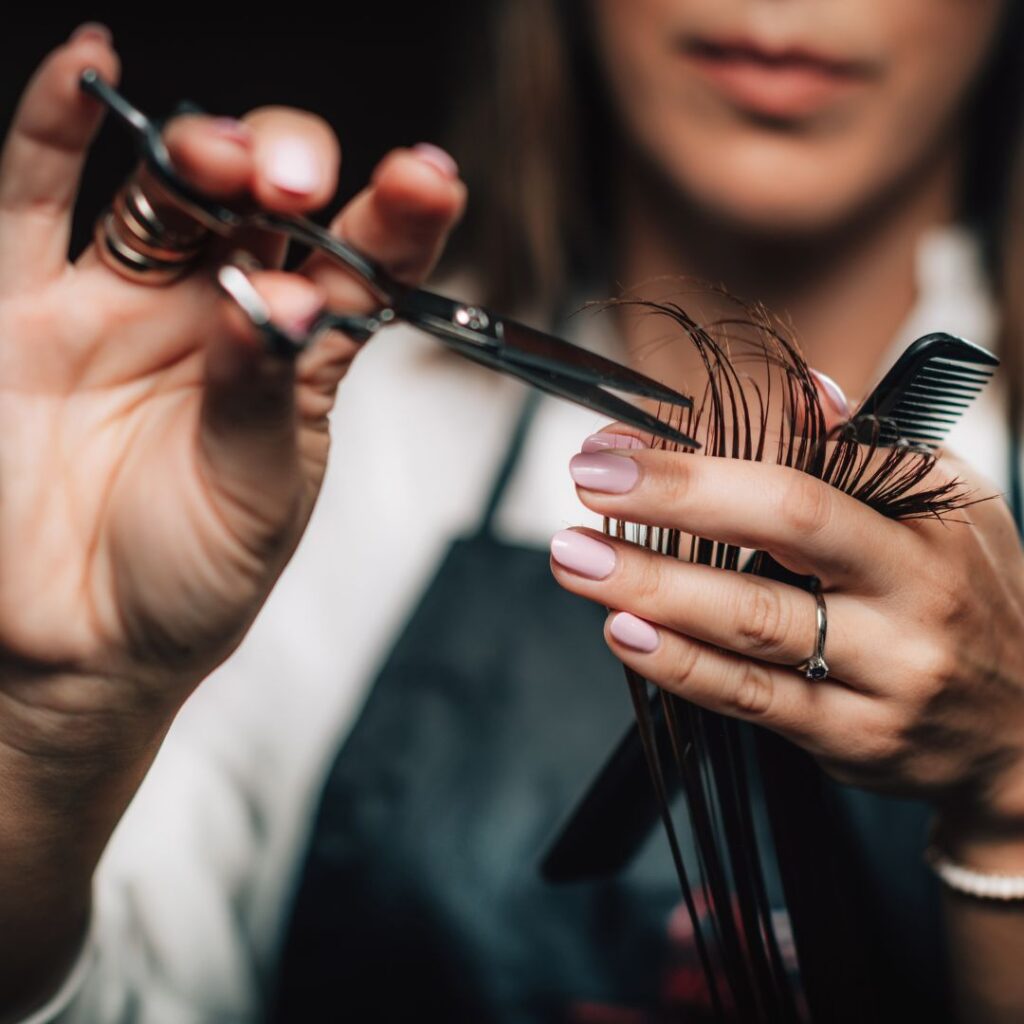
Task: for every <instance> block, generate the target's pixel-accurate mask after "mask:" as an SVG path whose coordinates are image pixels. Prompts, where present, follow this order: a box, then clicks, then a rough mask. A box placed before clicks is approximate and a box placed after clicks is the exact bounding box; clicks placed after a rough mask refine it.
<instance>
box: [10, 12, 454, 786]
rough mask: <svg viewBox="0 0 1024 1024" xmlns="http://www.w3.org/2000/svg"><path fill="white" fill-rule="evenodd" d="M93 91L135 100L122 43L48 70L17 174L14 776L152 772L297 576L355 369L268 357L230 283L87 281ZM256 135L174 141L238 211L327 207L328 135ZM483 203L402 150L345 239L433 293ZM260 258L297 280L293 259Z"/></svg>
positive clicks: (71, 51)
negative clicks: (76, 239)
mask: <svg viewBox="0 0 1024 1024" xmlns="http://www.w3.org/2000/svg"><path fill="white" fill-rule="evenodd" d="M88 66H93V67H95V68H97V69H98V70H99V72H100V73H101V74H102V75H103V76H104V77H105V78H107V80H108V81H112V82H116V81H117V78H118V72H119V62H118V58H117V56H116V54H115V53H114V51H113V49H112V48H111V45H110V43H109V41H108V39H107V38H105V37H104V35H103V34H102V33H100V32H90V31H84V32H81V33H80V34H78V35H77V36H75V35H73V36H72V38H71V39H70V40H69V41H68V42H67V43H65V44H64V45H62V46H60V47H58V48H57V49H55V50H54V51H53V52H51V53H50V54H49V55H48V56H47V57H46V59H45V60H44V62H43V63H42V65H41V66H40V67H39V69H38V70H37V72H36V74H35V75H34V77H33V78H32V80H31V82H30V83H29V85H28V86H27V88H26V91H25V93H24V95H23V97H22V99H21V102H20V105H19V107H18V110H17V113H16V115H15V119H14V122H13V124H12V127H11V130H10V133H9V136H8V138H7V140H6V143H5V146H4V150H3V156H2V162H0V767H2V765H3V754H4V752H5V751H6V752H10V751H16V752H18V754H19V755H21V754H28V755H29V756H30V759H38V758H39V757H44V758H47V757H50V756H52V755H57V756H59V757H60V758H61V759H62V761H61V763H64V759H66V755H68V754H77V753H84V754H87V755H90V759H91V756H92V755H93V754H104V753H105V752H106V751H108V750H117V751H119V752H122V753H123V752H125V751H126V750H132V749H135V748H136V747H138V748H148V749H150V750H151V749H152V748H153V746H154V745H155V743H156V742H157V741H158V739H159V736H160V735H161V734H162V731H163V729H164V728H165V727H166V725H167V723H168V722H169V721H170V718H171V717H172V716H173V714H174V712H175V711H176V710H177V708H178V706H179V705H180V704H181V702H182V701H183V700H184V698H185V696H187V694H188V693H189V692H190V690H191V689H192V688H193V687H194V686H195V685H196V684H197V682H198V681H199V680H200V679H202V678H203V677H204V676H205V675H206V674H207V673H209V672H210V670H211V669H212V668H214V667H215V666H216V665H217V664H218V663H219V662H220V661H222V660H223V659H224V658H225V657H226V656H227V655H228V654H229V653H230V652H231V651H232V650H233V649H234V647H235V646H236V645H237V643H238V642H239V640H240V639H241V637H242V636H243V635H244V633H245V631H246V629H247V628H248V626H249V625H250V623H251V622H252V620H253V618H254V616H255V615H256V613H257V611H258V610H259V608H260V606H261V604H262V603H263V601H264V599H265V598H266V596H267V594H268V592H269V590H270V588H271V586H272V585H273V583H274V581H275V580H276V578H277V576H278V574H279V573H280V572H281V570H282V568H283V566H284V565H285V563H286V561H287V559H288V557H289V556H290V554H291V552H292V551H293V549H294V547H295V544H296V543H297V541H298V539H299V537H300V535H301V532H302V530H303V528H304V526H305V524H306V522H307V519H308V517H309V514H310V512H311V510H312V506H313V503H314V501H315V498H316V495H317V492H318V489H319V486H320V482H321V479H322V477H323V473H324V468H325V464H326V459H327V448H328V420H327V414H328V412H329V410H330V408H331V406H332V403H333V400H334V394H335V389H336V387H337V384H338V382H339V380H340V379H341V377H342V376H343V374H344V372H345V370H346V368H347V367H348V365H349V363H350V361H351V359H352V357H353V355H354V353H355V351H356V350H357V347H358V346H356V344H355V343H354V342H353V341H352V340H351V339H349V338H346V337H344V336H343V335H341V334H339V333H336V332H334V333H330V334H328V335H326V336H324V337H322V338H321V339H320V340H319V341H318V342H317V343H316V345H315V346H313V348H312V349H310V350H309V351H307V352H306V353H304V354H303V355H302V357H301V358H300V359H299V360H298V362H297V364H296V365H295V366H292V365H289V364H287V363H286V362H284V361H282V360H280V359H277V358H275V357H274V356H271V355H268V354H266V353H265V352H264V351H263V350H262V348H261V346H260V344H259V342H258V339H257V338H256V335H255V332H254V331H253V330H252V328H251V327H250V326H249V325H248V323H247V322H245V320H244V318H243V317H242V315H241V313H240V311H238V310H237V309H235V308H234V306H233V304H232V303H231V302H230V300H229V299H227V298H226V297H225V296H224V295H222V293H221V292H220V291H219V289H218V288H217V287H216V285H215V283H214V280H213V276H212V274H211V273H210V269H211V266H212V264H211V265H208V266H206V267H203V268H201V269H198V270H194V271H193V272H191V273H190V274H189V275H187V276H186V277H185V278H183V279H182V280H180V281H178V282H176V283H174V284H172V285H170V286H166V287H150V286H147V285H142V284H137V283H133V282H129V281H126V280H124V279H122V278H121V277H119V276H118V275H116V274H115V273H114V272H112V271H111V270H109V269H108V268H107V267H106V266H104V265H103V264H102V263H101V262H100V260H99V258H98V257H97V255H96V253H95V251H94V249H93V248H92V247H90V248H89V249H88V250H87V251H86V252H85V253H84V254H83V255H82V256H81V257H80V258H79V259H78V260H77V261H76V262H75V263H74V264H70V263H68V260H67V252H66V250H67V245H68V237H69V230H70V221H71V215H72V206H73V202H74V197H75V194H76V191H77V187H78V179H79V175H80V172H81V168H82V164H83V162H84V160H85V157H86V153H87V150H88V146H89V143H90V140H91V138H92V136H93V135H94V133H95V130H96V128H97V126H98V123H99V120H100V117H101V114H102V110H101V105H100V104H99V103H98V102H97V101H95V100H94V99H92V98H91V97H89V96H86V95H85V94H84V93H82V92H81V91H80V89H79V87H78V77H79V74H80V72H81V71H82V69H83V68H85V67H88ZM243 124H244V126H245V127H244V128H242V129H237V128H236V129H235V130H234V132H233V134H234V135H236V136H237V137H236V138H232V137H230V135H225V134H224V132H223V131H220V133H218V122H217V121H216V120H215V119H214V118H212V117H206V116H198V115H187V116H182V117H179V118H175V119H174V120H173V121H172V122H170V124H169V125H168V127H167V129H166V132H165V138H166V141H167V144H168V147H169V149H170V151H171V155H172V159H173V160H174V161H175V164H176V166H177V167H178V168H179V170H180V171H181V172H182V173H183V174H184V175H185V176H186V177H188V178H189V179H190V180H191V181H192V182H193V184H195V185H196V187H198V188H200V189H201V190H202V191H204V192H206V193H207V194H209V195H213V196H217V197H220V198H223V199H225V201H230V199H231V198H232V197H239V198H241V197H244V196H247V195H248V196H251V197H252V198H254V199H255V200H256V202H257V203H258V204H260V205H261V206H262V207H263V208H265V209H269V210H275V211H280V212H286V213H301V212H306V211H309V210H313V209H316V208H318V207H321V206H323V205H324V204H325V203H326V202H327V201H328V200H329V199H330V197H331V195H332V194H333V192H334V189H335V183H336V177H337V171H338V163H339V159H340V157H339V149H338V144H337V141H336V139H335V137H334V135H333V133H332V132H331V130H330V129H329V127H328V126H327V125H326V124H325V123H324V122H323V121H322V120H321V119H320V118H318V117H315V116H314V115H312V114H308V113H304V112H302V111H298V110H293V109H289V108H285V107H265V108H261V109H258V110H255V111H252V112H251V113H249V114H248V115H246V117H245V118H243ZM229 132H230V129H229ZM289 153H290V154H291V155H290V156H288V155H287V154H289ZM302 153H306V154H308V155H309V159H308V160H307V161H306V165H305V166H306V169H304V164H303V162H302V156H301V154H302ZM310 163H311V165H312V171H309V170H308V165H310ZM282 168H283V170H284V172H286V177H285V178H282V177H281V174H282ZM275 171H276V176H275ZM303 177H307V178H308V179H309V180H308V181H303V180H301V179H302V178H303ZM276 182H283V184H284V185H286V186H287V187H281V186H280V185H279V184H276ZM464 199H465V194H464V188H463V186H462V184H461V182H459V180H458V178H457V175H456V174H454V173H450V172H449V173H445V171H444V170H443V169H442V167H441V166H440V165H439V162H438V158H436V157H435V158H434V159H433V161H432V160H431V159H430V158H429V156H428V157H427V158H423V157H422V156H421V155H419V154H418V153H417V152H416V151H411V150H398V151H395V152H393V153H392V154H390V155H389V156H388V157H386V158H385V160H384V161H383V162H382V164H381V165H380V167H379V168H378V170H377V172H376V173H375V175H374V179H373V181H372V183H371V184H370V186H369V187H368V188H367V189H366V190H365V191H364V192H363V193H361V194H360V195H359V196H357V197H356V198H355V199H354V200H353V201H352V202H351V203H350V204H349V205H348V206H347V207H346V208H345V209H344V210H343V211H342V212H341V213H340V214H339V216H338V218H337V219H336V220H335V222H334V223H333V224H332V229H333V230H335V231H336V232H338V233H339V234H341V235H344V237H346V238H347V239H348V240H350V241H351V242H352V243H353V244H354V245H356V246H357V247H358V248H360V249H362V250H363V251H364V252H366V253H367V254H369V255H370V256H372V257H374V258H376V259H377V260H379V261H380V262H381V263H382V264H383V265H384V266H385V267H386V268H387V269H389V270H390V271H391V272H392V273H393V274H394V275H395V276H397V277H398V278H400V279H402V280H404V281H407V282H409V283H416V282H418V281H420V280H421V279H422V278H423V277H424V276H425V275H426V274H427V273H428V272H429V270H430V269H431V267H432V265H433V263H434V260H435V258H436V257H437V255H438V253H439V251H440V249H441V247H442V245H443V243H444V239H445V237H446V235H447V232H448V231H449V229H450V228H451V227H452V225H453V224H454V222H455V221H456V220H457V218H458V216H459V215H460V213H461V210H462V206H463V203H464ZM218 244H219V243H218ZM247 244H248V247H249V248H250V249H251V251H253V252H255V253H256V254H257V255H258V257H259V258H260V260H261V261H262V263H263V265H264V266H266V267H270V268H277V267H280V265H281V260H282V258H283V252H282V247H281V245H280V243H279V242H278V241H276V240H272V239H269V238H268V237H267V236H260V237H250V238H248V239H247ZM235 245H237V240H236V242H234V243H233V244H232V245H231V246H225V247H224V248H222V249H221V250H219V256H220V259H223V257H224V255H225V254H226V252H227V250H228V248H233V247H234V246H235ZM253 282H254V284H255V286H256V287H257V288H258V290H259V291H260V292H261V294H262V295H263V297H264V298H265V299H266V301H267V302H268V304H269V306H270V308H271V311H272V314H273V316H274V318H275V320H277V321H279V322H281V323H284V324H288V323H290V322H291V323H295V322H301V321H303V320H308V318H310V317H311V316H312V315H313V314H315V313H316V312H318V311H319V310H320V308H321V307H322V305H323V304H324V302H325V301H326V300H328V299H329V300H330V305H331V307H332V308H333V309H335V310H343V309H351V310H353V311H355V310H367V309H370V308H372V307H373V305H374V303H373V302H372V299H371V298H370V296H369V295H368V294H367V293H366V291H365V290H364V289H363V288H362V287H361V286H360V285H359V284H358V283H357V282H355V281H354V280H352V279H351V278H350V277H348V276H347V275H346V274H345V273H344V272H343V271H342V270H340V269H336V268H334V267H333V266H332V265H329V264H328V263H327V262H326V261H325V260H324V259H323V258H322V257H320V258H317V257H312V258H311V260H310V261H308V262H307V264H306V266H304V267H303V268H302V269H301V271H300V272H298V273H285V272H283V271H281V270H279V269H269V270H265V271H261V272H258V273H256V274H254V275H253ZM353 500H358V494H355V493H354V494H353Z"/></svg>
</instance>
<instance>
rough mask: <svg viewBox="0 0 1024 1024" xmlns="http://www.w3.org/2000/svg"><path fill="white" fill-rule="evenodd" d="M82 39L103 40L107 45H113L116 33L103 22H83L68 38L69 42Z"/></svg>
mask: <svg viewBox="0 0 1024 1024" xmlns="http://www.w3.org/2000/svg"><path fill="white" fill-rule="evenodd" d="M82 38H90V39H102V40H103V41H104V42H105V43H112V42H113V41H114V33H113V32H111V31H110V29H109V28H107V26H106V25H104V24H103V22H101V21H83V22H82V24H81V25H79V26H78V28H76V29H75V30H74V31H73V32H72V33H71V35H69V36H68V41H69V42H70V41H71V40H73V39H82Z"/></svg>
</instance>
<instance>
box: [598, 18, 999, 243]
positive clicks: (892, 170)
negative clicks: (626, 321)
mask: <svg viewBox="0 0 1024 1024" xmlns="http://www.w3.org/2000/svg"><path fill="white" fill-rule="evenodd" d="M1006 2H1007V0H592V3H593V16H594V30H595V33H594V34H595V44H596V46H597V50H598V57H599V60H600V62H601V63H602V64H603V66H604V68H605V72H606V76H607V80H608V83H609V87H610V92H611V95H612V98H613V101H614V103H615V105H616V107H617V108H618V112H619V115H620V117H621V119H622V121H623V122H624V124H625V126H626V132H627V134H628V136H630V138H631V141H632V142H633V143H635V144H636V145H637V146H638V147H639V148H640V150H641V152H642V153H644V154H645V155H646V157H647V159H648V160H650V161H652V162H653V164H654V165H655V167H656V168H658V169H659V170H660V172H661V173H662V174H663V175H664V176H666V177H667V179H668V180H669V181H670V182H672V183H673V184H674V185H675V186H676V187H678V188H679V189H680V190H681V191H682V192H683V193H684V194H685V195H687V196H688V197H689V198H690V199H691V200H693V201H695V202H697V203H699V204H701V205H702V206H703V207H704V208H705V209H708V210H711V211H714V212H716V213H717V214H718V215H720V216H724V217H727V218H728V219H729V220H731V221H735V222H737V223H738V224H740V225H744V226H746V227H749V228H753V229H757V230H760V231H769V232H775V231H786V232H791V231H797V232H804V231H816V230H822V229H827V228H828V227H830V226H834V225H837V224H839V223H841V222H843V221H845V220H847V219H848V218H850V217H852V216H856V214H857V212H858V210H859V209H862V208H863V207H864V206H865V205H866V204H867V203H869V202H871V201H872V200H873V199H875V198H877V197H879V196H880V195H882V194H884V193H885V191H886V190H887V189H889V188H891V187H893V186H894V185H896V184H897V183H899V182H900V181H902V180H904V179H906V178H907V177H908V176H911V175H913V174H914V173H915V172H916V171H919V170H920V168H921V167H922V165H923V163H924V162H925V161H927V160H935V159H939V158H941V155H942V154H943V153H944V152H948V149H947V148H946V147H947V146H948V144H949V143H950V142H951V141H952V142H953V143H954V144H955V138H956V131H957V128H958V122H959V115H960V113H961V111H962V110H963V100H964V98H965V94H966V92H967V90H968V89H969V87H970V85H971V83H972V82H973V81H974V79H975V77H976V75H977V73H978V72H979V70H980V69H981V67H982V65H983V64H984V62H985V59H986V56H987V54H988V51H989V49H990V46H991V44H992V42H993V40H994V37H995V33H996V29H997V27H998V23H999V18H1000V15H1001V14H1002V11H1003V8H1004V6H1005V4H1006ZM944 144H945V145H944Z"/></svg>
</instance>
